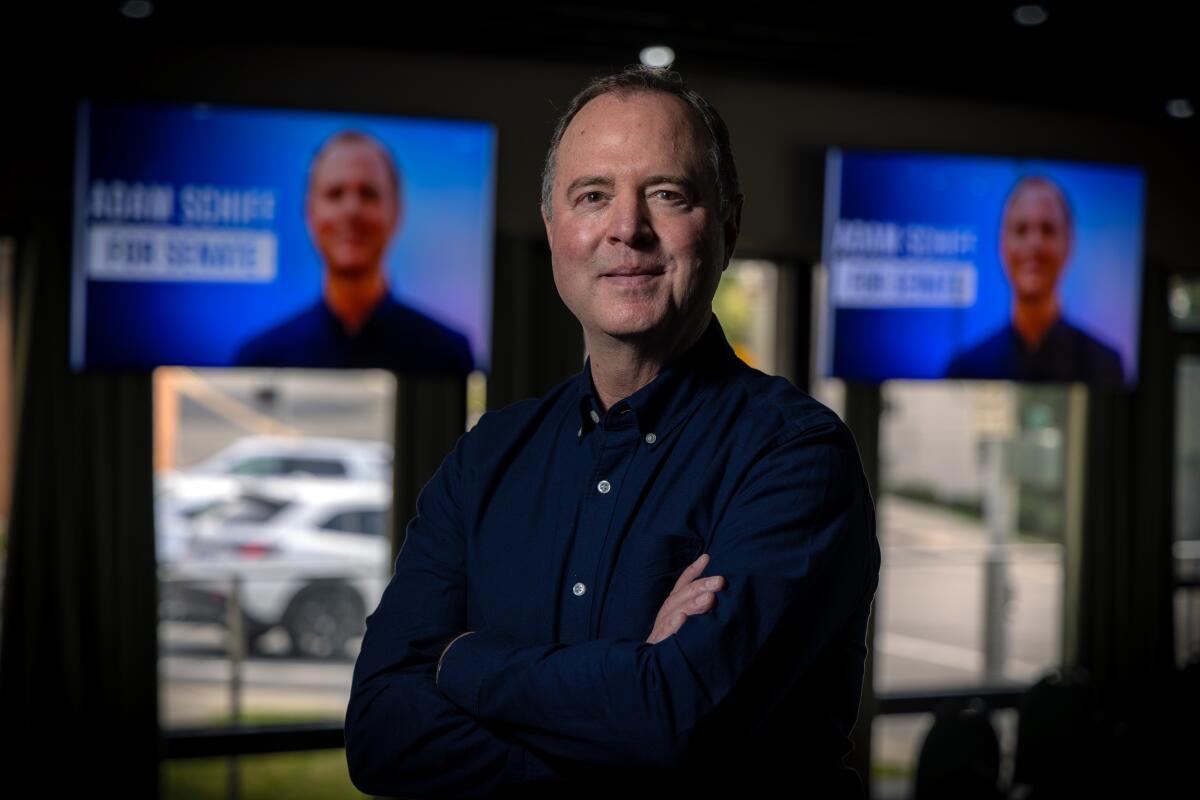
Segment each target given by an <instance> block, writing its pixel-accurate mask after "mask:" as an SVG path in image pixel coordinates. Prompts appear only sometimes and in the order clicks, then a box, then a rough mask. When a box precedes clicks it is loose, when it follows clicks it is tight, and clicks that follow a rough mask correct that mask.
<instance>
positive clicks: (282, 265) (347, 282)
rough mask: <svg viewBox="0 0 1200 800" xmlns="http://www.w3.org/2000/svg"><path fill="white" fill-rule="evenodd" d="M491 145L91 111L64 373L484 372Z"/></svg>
mask: <svg viewBox="0 0 1200 800" xmlns="http://www.w3.org/2000/svg"><path fill="white" fill-rule="evenodd" d="M495 140H496V135H495V130H494V128H493V126H492V125H490V124H488V123H483V122H466V121H449V120H432V119H415V118H406V117H390V116H369V115H361V114H342V113H324V112H307V111H292V110H278V109H262V108H233V107H217V106H210V105H140V104H118V103H104V102H97V101H84V102H82V103H81V104H80V106H79V109H78V131H77V153H76V173H75V181H76V183H75V219H74V242H73V271H74V276H73V277H74V279H73V293H74V297H73V298H72V331H71V363H72V367H73V368H74V369H76V370H80V369H91V368H96V369H116V368H120V369H149V368H153V367H155V366H159V365H186V366H248V367H249V366H255V367H266V366H276V367H314V368H341V367H345V368H382V369H390V370H393V371H398V372H407V371H416V372H455V373H464V372H467V371H469V370H471V369H487V367H488V363H489V355H490V341H489V336H490V312H491V277H492V241H493V233H492V232H493V225H494V176H495V156H494V153H495Z"/></svg>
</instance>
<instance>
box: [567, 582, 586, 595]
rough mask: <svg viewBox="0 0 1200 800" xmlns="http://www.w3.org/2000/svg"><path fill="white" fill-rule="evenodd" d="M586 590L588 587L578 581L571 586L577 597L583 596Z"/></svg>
mask: <svg viewBox="0 0 1200 800" xmlns="http://www.w3.org/2000/svg"><path fill="white" fill-rule="evenodd" d="M586 591H587V587H586V586H584V585H583V584H582V583H577V584H575V585H574V586H572V587H571V593H572V594H574V595H575V596H576V597H583V595H584V593H585V592H586Z"/></svg>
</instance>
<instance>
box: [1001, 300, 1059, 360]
mask: <svg viewBox="0 0 1200 800" xmlns="http://www.w3.org/2000/svg"><path fill="white" fill-rule="evenodd" d="M1061 313H1062V312H1061V311H1060V309H1059V307H1058V298H1057V297H1055V296H1054V295H1050V296H1049V297H1046V298H1043V299H1040V300H1034V301H1032V302H1016V303H1013V311H1012V325H1013V328H1015V329H1016V331H1017V335H1018V336H1020V337H1021V340H1022V341H1023V342H1025V346H1026V347H1027V348H1029V349H1030V350H1037V349H1038V347H1040V346H1041V344H1042V340H1043V339H1045V338H1046V333H1047V332H1049V330H1050V329H1051V328H1052V327H1054V323H1055V322H1057V321H1058V318H1059V316H1060V315H1061Z"/></svg>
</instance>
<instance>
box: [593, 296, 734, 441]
mask: <svg viewBox="0 0 1200 800" xmlns="http://www.w3.org/2000/svg"><path fill="white" fill-rule="evenodd" d="M736 361H737V356H736V355H735V354H734V352H733V348H732V347H730V346H729V342H728V340H727V339H726V338H725V332H724V330H722V329H721V323H720V322H718V321H717V316H716V315H715V314H714V315H713V316H712V319H711V320H709V323H708V327H707V328H705V330H704V333H703V334H701V336H700V338H699V339H697V340H696V343H695V344H693V345H692V346H691V348H689V349H688V351H687V352H685V353H684V354H683V355H682V356H680V357H679V358H678V359H677V360H676V361H675V362H673V363H672V364H671V365H669V366H668V367H667V368H666V369H664V370H663V371H662V372H660V373H659V374H658V375H657V376H655V378H654V380H652V381H650V382H649V383H648V384H646V385H645V386H643V387H642V388H641V389H638V390H637V391H636V392H634V393H633V394H631V395H630V396H629V397H626V398H624V399H622V400H620V401H618V402H616V403H614V404H613V406H612V407H611V408H610V409H609V410H608V413H607V414H601V413H600V403H599V401H598V400H597V398H596V394H595V389H594V387H593V385H592V360H591V358H590V357H589V358H588V360H587V362H586V363H585V364H584V366H583V371H582V372H581V373H579V376H578V398H579V421H580V429H579V435H580V438H582V437H583V436H584V435H586V434H587V433H588V432H589V431H591V430H592V429H594V428H595V427H597V425H599V424H604V425H605V426H606V427H608V426H614V425H618V424H620V423H618V418H619V417H621V416H623V415H625V414H632V416H633V421H634V423H635V424H636V425H637V428H638V430H639V431H641V432H642V433H643V434H650V433H654V434H655V439H658V438H661V437H662V436H663V435H665V434H666V433H667V432H668V431H669V430H670V429H671V428H674V427H675V425H676V424H678V422H680V421H681V420H682V419H684V418H685V417H686V416H687V414H688V413H689V412H690V411H691V410H692V409H693V408H695V406H696V405H698V404H699V403H700V402H702V401H703V400H704V399H705V397H707V395H708V394H709V393H711V391H712V389H713V388H714V387H715V386H717V385H719V384H720V382H721V381H720V377H721V376H722V375H723V374H724V372H725V371H726V370H727V369H728V368H729V366H730V365H731V364H732V363H733V362H736Z"/></svg>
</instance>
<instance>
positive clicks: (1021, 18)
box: [1013, 6, 1049, 28]
mask: <svg viewBox="0 0 1200 800" xmlns="http://www.w3.org/2000/svg"><path fill="white" fill-rule="evenodd" d="M1048 16H1049V15H1048V14H1047V13H1046V9H1044V8H1042V7H1041V6H1017V7H1016V8H1015V9H1013V19H1014V20H1015V21H1016V23H1017V24H1018V25H1021V26H1023V27H1026V28H1032V27H1033V26H1035V25H1041V24H1042V23H1043V22H1045V21H1046V19H1047V18H1048Z"/></svg>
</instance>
